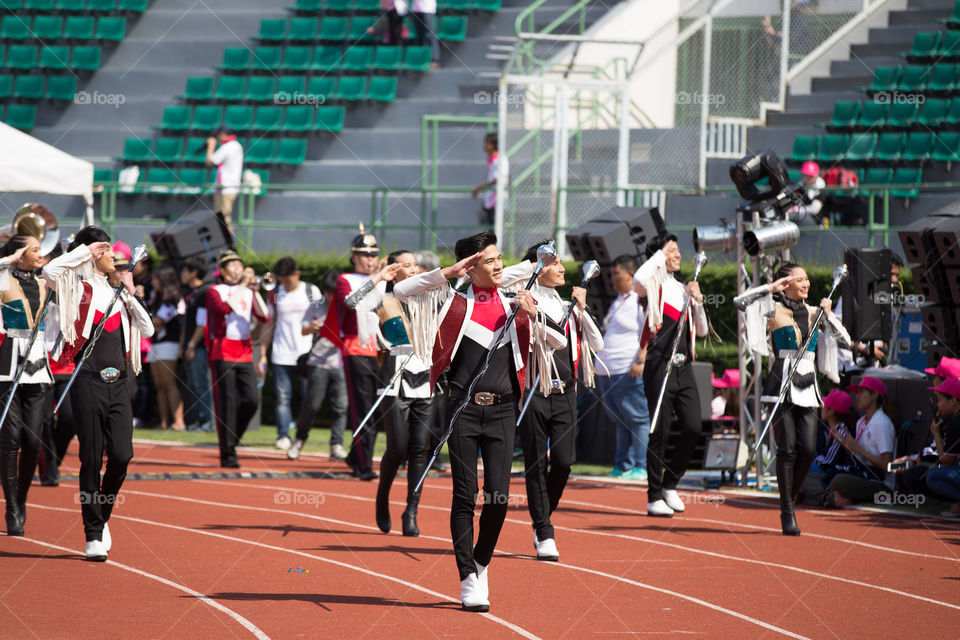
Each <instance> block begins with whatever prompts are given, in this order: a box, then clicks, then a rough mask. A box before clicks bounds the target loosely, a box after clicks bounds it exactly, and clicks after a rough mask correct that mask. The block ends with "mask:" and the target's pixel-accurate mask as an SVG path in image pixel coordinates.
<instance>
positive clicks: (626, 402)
mask: <svg viewBox="0 0 960 640" xmlns="http://www.w3.org/2000/svg"><path fill="white" fill-rule="evenodd" d="M596 379H597V387H598V388H599V390H600V394H601V398H602V400H603V407H604V409H606V410H607V415H609V416H610V419H611V420H613V421H614V422H615V423H616V425H617V452H616V454H615V455H614V457H613V466H614V468H615V469H620V470H621V471H629V470H630V469H646V468H647V442H648V441H649V440H650V412H649V411H648V410H647V396H646V394H645V393H644V391H643V376H637V378H636V379H632V378H631V377H630V376H629V375H628V374H626V373H621V374H618V375H614V376H599V375H598V376H597V378H596Z"/></svg>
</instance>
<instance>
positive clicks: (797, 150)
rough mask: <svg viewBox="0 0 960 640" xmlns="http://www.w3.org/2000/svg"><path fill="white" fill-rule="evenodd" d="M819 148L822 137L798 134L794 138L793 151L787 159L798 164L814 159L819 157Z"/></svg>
mask: <svg viewBox="0 0 960 640" xmlns="http://www.w3.org/2000/svg"><path fill="white" fill-rule="evenodd" d="M819 148H820V138H818V137H817V136H797V137H796V138H794V140H793V151H791V152H790V155H789V156H787V160H789V161H791V162H795V163H797V164H799V163H801V162H806V161H807V160H813V159H815V158H816V157H817V151H818V150H819Z"/></svg>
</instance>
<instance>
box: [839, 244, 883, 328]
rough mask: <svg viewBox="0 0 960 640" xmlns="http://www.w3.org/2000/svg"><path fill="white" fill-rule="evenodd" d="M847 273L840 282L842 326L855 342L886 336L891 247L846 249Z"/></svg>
mask: <svg viewBox="0 0 960 640" xmlns="http://www.w3.org/2000/svg"><path fill="white" fill-rule="evenodd" d="M844 262H845V263H846V265H847V268H848V269H849V270H850V276H849V277H848V278H847V279H846V280H845V281H844V283H843V285H842V287H843V288H842V292H843V326H844V327H846V329H847V331H848V332H849V333H850V337H851V338H853V340H854V341H855V342H859V341H861V340H884V341H886V340H889V339H890V332H891V325H890V316H891V306H890V305H891V302H892V299H891V295H890V294H891V291H890V269H891V267H892V265H893V252H892V251H890V249H868V248H864V249H847V250H846V251H845V252H844Z"/></svg>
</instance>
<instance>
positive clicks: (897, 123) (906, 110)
mask: <svg viewBox="0 0 960 640" xmlns="http://www.w3.org/2000/svg"><path fill="white" fill-rule="evenodd" d="M917 109H918V105H917V103H916V102H914V101H912V100H910V101H906V102H896V103H894V104H893V105H891V106H890V112H889V113H888V114H887V123H886V128H888V129H909V128H911V127H912V126H913V123H914V122H916V120H917Z"/></svg>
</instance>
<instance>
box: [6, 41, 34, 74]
mask: <svg viewBox="0 0 960 640" xmlns="http://www.w3.org/2000/svg"><path fill="white" fill-rule="evenodd" d="M36 66H37V48H36V47H28V46H26V45H22V44H15V45H11V46H10V47H9V48H8V49H7V69H20V70H22V71H29V70H30V69H33V68H35V67H36Z"/></svg>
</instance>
